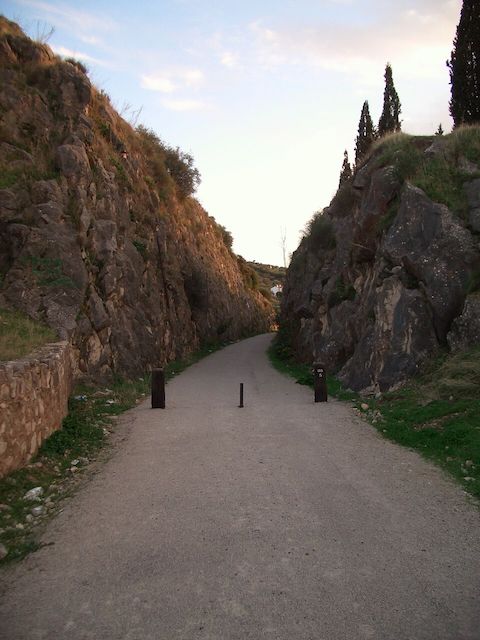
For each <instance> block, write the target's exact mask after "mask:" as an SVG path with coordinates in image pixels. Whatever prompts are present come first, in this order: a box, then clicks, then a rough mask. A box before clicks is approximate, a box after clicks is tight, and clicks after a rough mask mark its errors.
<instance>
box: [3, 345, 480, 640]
mask: <svg viewBox="0 0 480 640" xmlns="http://www.w3.org/2000/svg"><path fill="white" fill-rule="evenodd" d="M269 340H270V336H268V335H266V336H257V337H256V338H252V339H249V340H246V341H243V342H241V343H238V344H235V345H232V346H230V347H228V348H227V349H225V350H223V351H221V352H218V353H216V354H213V355H212V356H210V357H209V358H207V359H205V360H203V361H202V362H200V363H198V364H197V365H195V366H193V367H191V368H190V369H188V370H187V371H185V372H184V373H182V374H181V375H180V376H179V377H178V378H177V379H176V380H174V381H172V382H171V383H170V384H169V385H168V387H167V405H168V406H167V409H166V410H165V411H162V410H152V409H150V406H149V402H148V401H146V402H145V403H143V404H142V405H140V406H139V407H137V408H136V409H134V410H132V411H130V412H128V413H127V414H125V417H124V418H123V419H122V421H121V427H120V429H121V433H122V434H123V438H122V439H121V440H120V441H119V443H118V445H117V447H116V450H115V453H114V455H113V456H112V457H111V458H110V459H109V460H108V461H107V462H106V463H105V465H104V466H103V467H102V468H101V470H100V471H99V472H98V473H97V474H96V475H94V476H93V478H92V479H91V480H90V482H89V483H88V484H87V485H86V486H85V487H84V488H83V489H82V490H81V491H79V493H78V494H77V495H76V496H75V497H74V498H73V499H71V500H70V501H69V503H68V504H67V506H66V507H65V509H64V511H63V513H61V514H60V515H59V516H58V517H57V518H56V519H55V520H54V521H52V522H51V523H50V525H49V526H48V528H47V531H46V533H45V535H44V541H45V542H49V543H54V544H53V545H51V546H47V547H44V548H42V549H41V550H40V551H38V552H37V553H35V554H33V555H31V556H30V557H28V558H27V559H26V560H25V561H23V562H22V563H21V564H20V565H17V566H15V567H12V568H10V569H8V570H7V571H5V572H4V574H3V578H2V589H3V591H4V594H3V597H2V604H1V605H0V638H2V640H3V639H5V640H7V639H8V640H23V639H29V640H30V639H32V640H39V639H48V640H59V639H63V638H65V639H68V640H77V639H78V640H80V639H81V640H87V639H88V640H104V639H105V640H113V639H115V640H116V639H119V640H120V639H122V640H127V639H128V640H177V639H178V640H180V639H181V640H191V639H192V640H193V639H199V640H206V639H209V640H213V639H215V640H244V639H247V638H250V639H253V640H257V639H261V638H268V639H272V640H273V639H275V640H297V639H298V640H300V639H302V640H308V639H311V640H357V639H359V640H361V639H363V638H375V639H378V640H390V639H391V640H427V639H428V640H448V639H451V640H463V639H469V640H479V638H480V512H479V510H478V508H477V507H476V506H475V505H473V504H472V503H471V502H469V501H468V499H467V498H466V496H465V494H464V493H463V491H462V490H461V488H459V487H457V486H456V485H454V484H453V483H452V482H450V480H449V479H448V478H446V477H445V476H444V475H443V473H442V472H441V471H439V470H438V469H436V468H434V467H432V466H431V465H430V464H428V463H426V462H425V461H423V460H422V459H421V458H420V457H419V456H418V455H416V454H415V453H413V452H410V451H408V450H406V449H403V448H401V447H398V446H396V445H394V444H391V443H389V442H387V441H385V440H383V439H382V438H381V437H380V436H379V435H378V434H377V433H376V432H375V431H374V430H373V429H372V428H371V427H369V426H368V425H366V424H365V423H364V422H362V421H361V420H360V419H359V418H356V417H355V416H354V414H353V412H352V410H351V408H350V407H349V406H348V404H344V403H340V402H335V401H331V402H328V403H327V404H317V405H315V404H314V403H313V401H312V392H311V391H310V390H309V389H307V388H305V387H301V386H299V385H296V384H294V383H293V382H292V381H291V380H290V379H288V378H286V377H284V376H282V375H281V374H279V373H277V372H276V371H274V370H273V369H272V368H271V366H270V365H269V363H268V361H267V358H266V356H265V349H266V347H267V344H268V342H269ZM240 382H244V383H245V404H246V406H245V408H244V409H239V408H237V404H238V387H239V383H240Z"/></svg>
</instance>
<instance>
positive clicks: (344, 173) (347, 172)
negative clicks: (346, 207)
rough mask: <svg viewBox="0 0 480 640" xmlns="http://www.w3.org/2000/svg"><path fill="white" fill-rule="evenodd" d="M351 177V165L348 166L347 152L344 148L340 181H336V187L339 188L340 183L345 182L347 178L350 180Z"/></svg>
mask: <svg viewBox="0 0 480 640" xmlns="http://www.w3.org/2000/svg"><path fill="white" fill-rule="evenodd" d="M351 177H352V167H351V166H350V162H349V161H348V152H347V150H346V149H345V151H344V153H343V164H342V170H341V172H340V182H339V183H338V187H339V188H340V187H341V186H342V184H345V182H347V180H350V178H351Z"/></svg>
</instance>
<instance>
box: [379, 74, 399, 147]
mask: <svg viewBox="0 0 480 640" xmlns="http://www.w3.org/2000/svg"><path fill="white" fill-rule="evenodd" d="M401 111H402V107H401V105H400V99H399V97H398V93H397V92H396V90H395V86H394V84H393V75H392V67H391V66H390V64H389V63H387V66H386V67H385V91H384V92H383V111H382V115H381V116H380V121H379V123H378V135H379V136H380V137H382V136H384V135H385V134H386V133H393V132H395V131H400V130H401V128H402V127H401V123H400V113H401Z"/></svg>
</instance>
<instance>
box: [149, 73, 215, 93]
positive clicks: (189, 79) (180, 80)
mask: <svg viewBox="0 0 480 640" xmlns="http://www.w3.org/2000/svg"><path fill="white" fill-rule="evenodd" d="M204 79H205V76H204V73H203V71H201V70H200V69H178V68H177V69H166V70H164V71H162V72H159V73H152V74H144V75H142V76H141V79H140V84H141V86H142V87H143V88H144V89H149V90H150V91H159V92H160V93H174V92H175V91H178V90H179V89H184V88H191V87H197V86H199V85H201V84H202V83H203V81H204Z"/></svg>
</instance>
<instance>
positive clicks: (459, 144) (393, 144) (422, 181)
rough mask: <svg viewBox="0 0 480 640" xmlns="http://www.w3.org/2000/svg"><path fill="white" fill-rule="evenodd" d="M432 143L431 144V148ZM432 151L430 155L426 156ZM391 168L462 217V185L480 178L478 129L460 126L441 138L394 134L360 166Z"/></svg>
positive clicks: (464, 202)
mask: <svg viewBox="0 0 480 640" xmlns="http://www.w3.org/2000/svg"><path fill="white" fill-rule="evenodd" d="M432 143H434V145H433V147H432ZM428 147H431V149H432V151H431V152H428V153H425V151H426V149H427V148H428ZM372 156H373V157H374V158H375V159H374V163H375V166H376V168H380V167H386V166H393V167H394V170H395V174H396V176H397V178H398V179H399V180H400V181H401V182H404V181H406V180H408V181H409V182H410V183H411V184H413V185H414V186H416V187H419V188H420V189H422V190H423V191H424V192H425V193H426V195H427V196H428V197H429V198H430V199H431V200H432V201H433V202H439V203H441V204H445V205H447V206H448V207H449V208H450V210H451V211H453V212H455V213H457V214H458V215H460V216H461V217H465V216H466V213H467V199H466V195H465V191H464V188H463V187H464V183H465V182H466V181H467V180H473V179H474V178H477V177H480V171H479V170H478V168H477V167H476V166H475V165H479V164H480V126H473V125H472V126H463V127H459V128H457V129H455V130H454V131H453V132H452V133H450V134H448V135H443V136H438V137H435V136H410V135H408V134H405V133H397V134H393V135H391V136H387V137H385V138H382V139H380V140H378V141H376V142H375V143H374V145H373V146H372V148H371V150H370V152H369V154H368V155H367V156H366V158H364V161H363V163H362V164H363V165H364V164H366V162H368V160H370V159H371V158H372Z"/></svg>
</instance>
